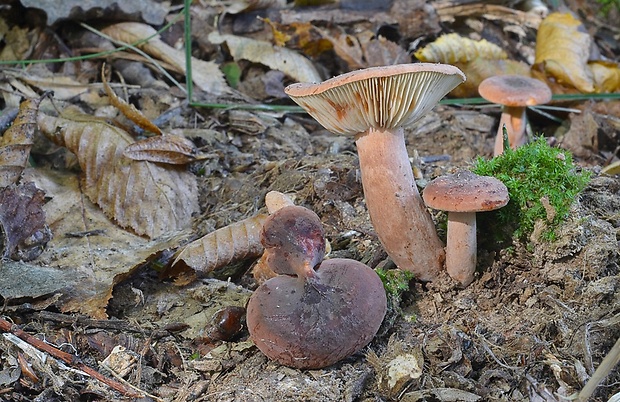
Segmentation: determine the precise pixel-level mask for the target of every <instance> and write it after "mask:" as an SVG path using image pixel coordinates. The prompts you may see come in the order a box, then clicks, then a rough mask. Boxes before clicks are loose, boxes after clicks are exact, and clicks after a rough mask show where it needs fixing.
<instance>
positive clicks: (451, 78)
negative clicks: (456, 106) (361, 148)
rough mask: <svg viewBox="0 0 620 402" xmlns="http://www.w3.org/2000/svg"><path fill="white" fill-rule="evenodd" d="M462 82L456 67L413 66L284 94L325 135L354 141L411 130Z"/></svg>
mask: <svg viewBox="0 0 620 402" xmlns="http://www.w3.org/2000/svg"><path fill="white" fill-rule="evenodd" d="M463 81H465V74H463V72H462V71H461V70H459V69H458V68H457V67H454V66H451V65H448V64H433V63H414V64H399V65H394V66H384V67H371V68H367V69H364V70H357V71H352V72H350V73H346V74H343V75H339V76H337V77H334V78H331V79H329V80H327V81H324V82H322V83H319V84H311V83H298V84H292V85H289V86H288V87H286V88H285V89H284V92H286V93H287V94H288V95H289V96H290V97H291V98H292V99H293V100H294V101H295V102H296V103H297V104H298V105H299V106H301V107H303V108H304V109H305V110H306V111H307V112H308V113H309V114H310V115H311V116H312V117H314V118H315V119H316V120H317V121H318V122H319V123H321V125H323V127H325V128H326V129H328V130H329V131H331V132H333V133H336V134H348V135H355V134H359V133H363V132H365V131H367V130H368V129H369V128H377V129H384V130H386V129H393V128H397V127H401V126H405V125H408V124H411V123H413V122H414V121H416V120H417V119H419V118H420V117H421V116H423V115H424V114H425V113H426V112H428V111H429V110H430V109H432V108H433V107H434V106H435V105H436V104H437V102H439V100H440V99H441V98H443V97H444V96H445V94H446V93H448V92H450V91H451V90H452V89H454V88H455V87H456V86H457V85H459V84H460V83H462V82H463Z"/></svg>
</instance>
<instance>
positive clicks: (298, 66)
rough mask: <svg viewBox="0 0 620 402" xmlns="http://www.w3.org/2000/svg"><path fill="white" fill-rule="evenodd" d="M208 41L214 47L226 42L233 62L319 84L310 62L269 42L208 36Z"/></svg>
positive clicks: (314, 69)
mask: <svg viewBox="0 0 620 402" xmlns="http://www.w3.org/2000/svg"><path fill="white" fill-rule="evenodd" d="M209 40H210V41H211V42H212V43H215V44H216V45H219V44H221V43H224V42H226V44H227V45H228V48H229V49H230V54H231V55H232V57H233V58H234V59H235V60H241V59H243V60H249V61H251V62H254V63H261V64H264V65H266V66H268V67H271V68H272V69H274V70H279V71H282V72H283V73H285V74H287V75H288V76H290V77H291V78H293V79H295V80H297V81H299V82H319V81H322V79H321V76H320V75H319V73H318V72H317V70H316V68H315V67H314V65H313V64H312V62H311V61H310V60H308V59H306V58H305V57H304V56H302V55H300V54H299V53H296V52H294V51H292V50H290V49H287V48H283V47H278V46H273V45H272V44H271V43H269V42H265V41H261V40H256V39H250V38H244V37H241V36H235V35H220V34H219V33H217V32H211V33H210V34H209Z"/></svg>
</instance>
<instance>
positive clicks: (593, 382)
mask: <svg viewBox="0 0 620 402" xmlns="http://www.w3.org/2000/svg"><path fill="white" fill-rule="evenodd" d="M619 361H620V338H618V340H617V341H616V344H615V345H614V346H613V347H612V348H611V350H610V351H609V353H607V356H605V358H604V359H603V361H602V362H601V364H600V365H599V366H598V368H597V369H596V371H595V372H594V374H592V377H590V379H589V380H588V382H587V383H586V385H585V386H584V387H583V389H582V390H581V392H580V393H579V396H578V398H577V399H578V400H579V401H583V402H586V401H588V400H589V398H590V396H592V394H593V393H594V390H595V389H596V387H598V385H599V384H600V383H601V381H603V380H604V379H605V377H607V375H608V374H609V372H610V371H611V370H612V369H613V368H614V367H615V366H616V364H618V362H619Z"/></svg>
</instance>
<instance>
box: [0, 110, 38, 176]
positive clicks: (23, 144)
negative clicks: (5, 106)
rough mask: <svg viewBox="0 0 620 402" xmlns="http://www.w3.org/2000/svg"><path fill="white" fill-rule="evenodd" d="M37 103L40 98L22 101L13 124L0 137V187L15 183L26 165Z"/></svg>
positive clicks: (35, 118)
mask: <svg viewBox="0 0 620 402" xmlns="http://www.w3.org/2000/svg"><path fill="white" fill-rule="evenodd" d="M39 103H41V98H38V99H30V100H26V101H24V102H22V103H21V104H20V105H19V113H18V114H17V117H16V118H15V121H14V122H13V125H12V126H11V127H10V128H9V129H8V130H6V132H5V133H4V135H3V136H2V137H1V138H0V187H6V186H8V185H10V184H14V183H17V180H19V177H20V176H21V174H22V172H23V171H24V168H25V167H26V166H27V165H28V158H29V157H30V149H31V148H32V145H33V143H34V142H33V141H34V132H35V130H36V128H37V112H38V110H39Z"/></svg>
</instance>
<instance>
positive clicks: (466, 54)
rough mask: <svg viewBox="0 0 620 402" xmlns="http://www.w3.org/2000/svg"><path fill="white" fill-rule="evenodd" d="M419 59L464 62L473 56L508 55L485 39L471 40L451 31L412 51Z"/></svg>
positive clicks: (484, 57) (504, 56)
mask: <svg viewBox="0 0 620 402" xmlns="http://www.w3.org/2000/svg"><path fill="white" fill-rule="evenodd" d="M414 55H415V57H416V58H417V59H418V60H420V61H425V62H433V63H449V64H454V63H459V62H460V63H466V62H468V61H471V60H473V59H475V58H482V59H506V58H508V55H507V54H506V52H505V51H504V50H503V49H502V48H501V47H499V46H497V45H495V44H493V43H491V42H489V41H487V40H485V39H482V40H478V41H476V40H472V39H469V38H465V37H462V36H460V35H459V34H455V33H451V34H446V35H442V36H440V37H439V38H438V39H437V40H436V41H435V42H432V43H429V44H428V45H426V46H425V47H423V48H422V49H419V50H418V51H417V52H415V53H414Z"/></svg>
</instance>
